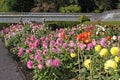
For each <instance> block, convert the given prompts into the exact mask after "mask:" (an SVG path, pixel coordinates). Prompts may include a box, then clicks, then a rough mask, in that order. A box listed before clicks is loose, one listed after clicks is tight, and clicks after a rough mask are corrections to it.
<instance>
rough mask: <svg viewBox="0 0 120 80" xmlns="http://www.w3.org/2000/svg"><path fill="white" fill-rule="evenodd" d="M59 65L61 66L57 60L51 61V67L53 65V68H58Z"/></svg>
mask: <svg viewBox="0 0 120 80" xmlns="http://www.w3.org/2000/svg"><path fill="white" fill-rule="evenodd" d="M60 64H61V62H60V60H59V59H54V60H53V61H52V65H53V67H59V66H60Z"/></svg>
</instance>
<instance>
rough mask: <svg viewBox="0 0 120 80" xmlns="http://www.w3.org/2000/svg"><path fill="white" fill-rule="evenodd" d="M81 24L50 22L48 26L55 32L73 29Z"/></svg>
mask: <svg viewBox="0 0 120 80" xmlns="http://www.w3.org/2000/svg"><path fill="white" fill-rule="evenodd" d="M77 24H79V22H78V21H48V22H46V26H47V27H49V28H51V29H52V30H55V29H56V28H58V29H60V28H71V27H73V26H76V25H77Z"/></svg>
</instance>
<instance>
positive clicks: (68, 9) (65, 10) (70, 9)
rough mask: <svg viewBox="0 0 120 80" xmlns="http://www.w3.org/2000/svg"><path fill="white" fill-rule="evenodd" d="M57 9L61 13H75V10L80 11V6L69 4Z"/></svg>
mask: <svg viewBox="0 0 120 80" xmlns="http://www.w3.org/2000/svg"><path fill="white" fill-rule="evenodd" d="M59 11H60V12H62V13H75V12H80V11H81V7H80V6H78V5H70V6H66V7H60V9H59Z"/></svg>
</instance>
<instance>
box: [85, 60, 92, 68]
mask: <svg viewBox="0 0 120 80" xmlns="http://www.w3.org/2000/svg"><path fill="white" fill-rule="evenodd" d="M91 62H92V61H91V59H86V60H85V61H84V66H85V67H86V68H87V69H89V68H90V63H91Z"/></svg>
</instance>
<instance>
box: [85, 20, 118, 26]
mask: <svg viewBox="0 0 120 80" xmlns="http://www.w3.org/2000/svg"><path fill="white" fill-rule="evenodd" d="M94 23H95V22H91V21H86V22H84V24H87V25H90V24H94ZM97 23H101V24H103V25H113V26H120V21H101V22H97Z"/></svg>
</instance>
